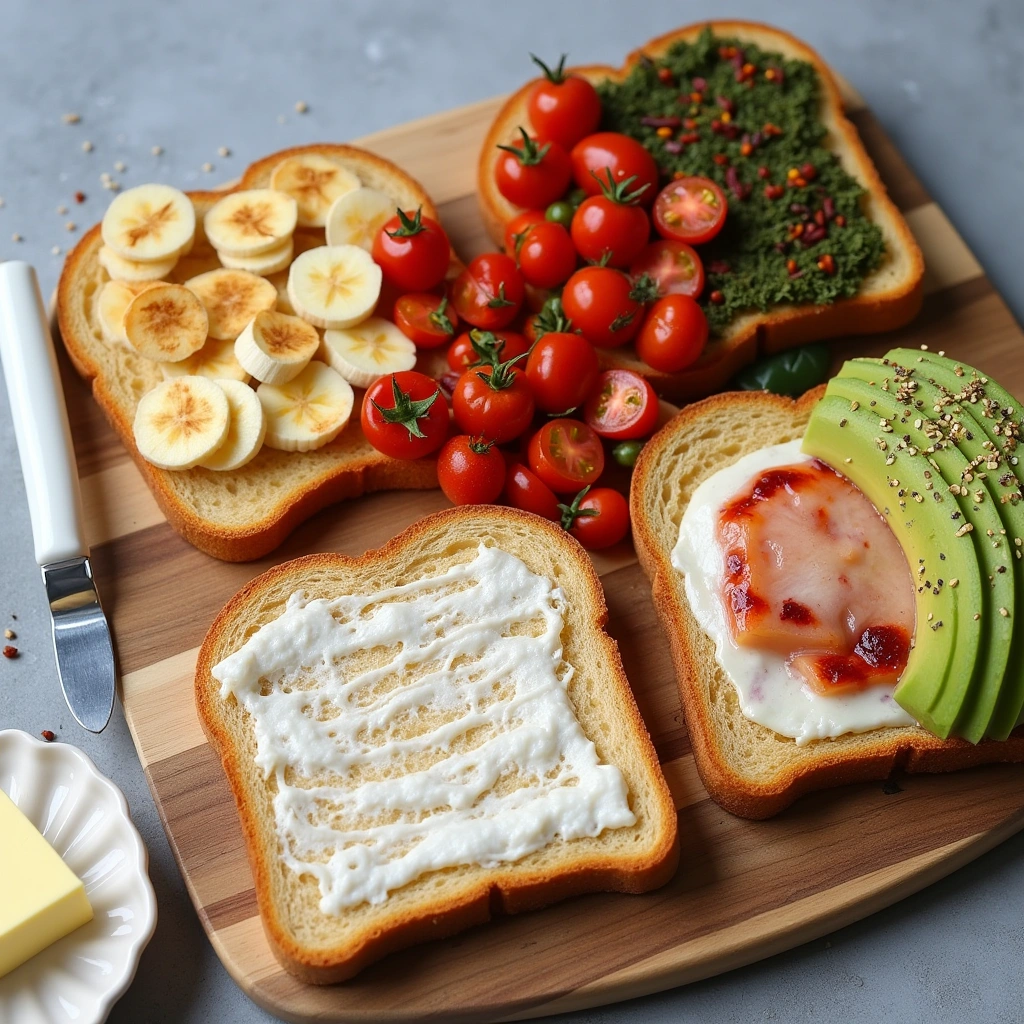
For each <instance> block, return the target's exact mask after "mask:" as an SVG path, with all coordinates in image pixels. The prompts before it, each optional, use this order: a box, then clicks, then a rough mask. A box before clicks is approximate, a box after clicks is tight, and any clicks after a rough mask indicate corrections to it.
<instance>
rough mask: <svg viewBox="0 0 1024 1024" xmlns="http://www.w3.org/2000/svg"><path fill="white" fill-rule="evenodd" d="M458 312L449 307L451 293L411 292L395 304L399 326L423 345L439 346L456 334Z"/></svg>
mask: <svg viewBox="0 0 1024 1024" xmlns="http://www.w3.org/2000/svg"><path fill="white" fill-rule="evenodd" d="M458 324H459V317H458V314H457V313H456V312H455V310H454V309H449V308H448V298H447V296H444V295H442V296H440V297H439V296H437V295H435V294H434V293H433V292H410V293H409V294H408V295H403V296H402V297H401V298H400V299H399V300H398V301H397V302H396V303H395V325H396V326H397V327H398V329H399V330H400V331H401V332H402V333H403V334H404V335H405V336H406V337H407V338H409V339H411V340H412V341H413V342H415V343H416V345H418V346H419V347H420V348H437V347H438V346H439V345H444V344H445V343H446V342H449V341H451V340H452V338H453V337H455V328H456V327H457V326H458Z"/></svg>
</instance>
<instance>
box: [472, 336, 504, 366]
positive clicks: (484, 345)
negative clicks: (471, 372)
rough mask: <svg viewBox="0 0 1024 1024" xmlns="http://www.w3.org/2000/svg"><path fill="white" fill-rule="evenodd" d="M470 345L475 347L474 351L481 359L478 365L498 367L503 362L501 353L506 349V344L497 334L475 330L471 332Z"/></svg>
mask: <svg viewBox="0 0 1024 1024" xmlns="http://www.w3.org/2000/svg"><path fill="white" fill-rule="evenodd" d="M469 343H470V344H471V345H472V346H473V351H474V352H475V353H476V354H477V355H478V356H479V357H480V358H479V360H478V361H477V363H478V365H479V364H480V363H484V364H485V365H487V366H497V365H498V363H500V362H501V353H502V351H503V350H504V348H505V342H504V341H503V340H502V339H501V338H499V337H498V336H497V335H496V334H492V333H491V332H490V331H481V330H477V329H476V328H474V329H473V330H472V331H470V332H469Z"/></svg>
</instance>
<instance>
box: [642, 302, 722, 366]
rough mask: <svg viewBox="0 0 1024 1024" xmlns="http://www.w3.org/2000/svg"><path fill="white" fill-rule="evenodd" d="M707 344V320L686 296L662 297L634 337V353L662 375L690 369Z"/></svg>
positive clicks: (694, 303)
mask: <svg viewBox="0 0 1024 1024" xmlns="http://www.w3.org/2000/svg"><path fill="white" fill-rule="evenodd" d="M707 343H708V321H707V317H706V316H705V315H704V310H702V309H701V308H700V306H699V305H697V300H696V299H693V298H691V297H690V296H689V295H666V296H665V297H664V298H663V299H658V301H657V302H655V303H654V305H653V306H651V309H650V312H649V313H648V314H647V318H646V319H645V320H644V323H643V326H642V327H641V328H640V333H639V334H638V335H637V338H636V354H637V355H638V356H639V357H640V358H641V359H642V360H643V361H644V362H645V363H646V364H647V365H648V366H650V367H652V368H653V369H655V370H661V371H662V372H663V373H678V372H679V371H680V370H685V369H686V368H687V367H688V366H692V365H693V364H694V363H695V362H696V361H697V360H698V359H699V358H700V354H701V352H703V351H704V346H705V345H706V344H707Z"/></svg>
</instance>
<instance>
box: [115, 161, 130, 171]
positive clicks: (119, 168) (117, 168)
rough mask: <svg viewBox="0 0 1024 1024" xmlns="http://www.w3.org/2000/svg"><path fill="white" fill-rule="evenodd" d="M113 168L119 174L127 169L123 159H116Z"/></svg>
mask: <svg viewBox="0 0 1024 1024" xmlns="http://www.w3.org/2000/svg"><path fill="white" fill-rule="evenodd" d="M114 170H115V171H117V172H118V174H121V173H123V172H124V171H127V170H128V168H127V167H126V166H125V162H124V161H123V160H118V161H117V163H116V164H114Z"/></svg>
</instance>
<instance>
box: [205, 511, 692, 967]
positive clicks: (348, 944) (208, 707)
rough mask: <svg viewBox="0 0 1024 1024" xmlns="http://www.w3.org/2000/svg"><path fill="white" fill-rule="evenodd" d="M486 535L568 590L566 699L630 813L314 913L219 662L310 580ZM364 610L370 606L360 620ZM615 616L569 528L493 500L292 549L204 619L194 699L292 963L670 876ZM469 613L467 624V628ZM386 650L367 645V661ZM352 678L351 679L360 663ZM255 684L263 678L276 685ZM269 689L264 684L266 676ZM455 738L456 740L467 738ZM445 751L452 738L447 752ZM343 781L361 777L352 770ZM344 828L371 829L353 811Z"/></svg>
mask: <svg viewBox="0 0 1024 1024" xmlns="http://www.w3.org/2000/svg"><path fill="white" fill-rule="evenodd" d="M481 544H483V545H485V546H486V547H487V548H498V549H500V550H501V551H503V552H505V553H507V554H509V555H513V556H515V557H516V558H518V559H520V560H521V561H522V562H523V563H525V566H526V568H527V569H528V570H529V571H530V572H532V573H535V574H537V575H538V576H541V577H544V578H545V579H546V580H548V581H550V582H551V583H552V584H554V585H557V587H558V588H560V589H561V592H562V595H563V598H564V602H563V604H564V610H563V618H562V627H561V632H560V634H559V637H560V641H561V657H562V659H563V661H564V662H565V663H567V664H568V665H570V666H572V669H573V672H572V675H571V676H570V678H569V681H568V689H567V693H568V698H569V701H570V704H571V708H572V711H573V713H574V714H575V718H576V720H577V721H578V723H579V725H580V727H582V730H583V732H584V734H585V736H586V738H588V739H589V740H591V741H592V742H593V743H594V745H595V747H596V751H597V756H598V757H599V759H600V761H601V762H602V763H604V764H610V765H614V766H615V767H616V768H618V769H619V771H620V772H621V773H622V777H623V779H624V781H625V786H626V790H627V792H628V798H627V799H628V805H629V809H630V810H631V811H632V812H633V814H634V815H635V817H636V821H635V824H632V825H626V826H623V827H617V828H610V829H605V830H604V831H603V832H601V833H600V834H598V835H596V836H593V837H589V836H583V837H577V838H573V839H569V840H565V839H561V838H555V839H554V840H553V841H552V842H549V843H548V844H547V845H545V846H542V847H541V848H540V849H537V850H535V851H534V852H530V853H528V854H527V855H526V856H524V857H521V858H520V859H513V860H512V861H511V862H504V863H498V864H496V866H491V867H482V866H480V865H474V864H471V863H470V864H462V865H459V866H455V865H452V866H447V867H445V868H443V869H442V870H432V871H429V872H427V873H426V874H422V875H420V876H419V877H417V878H415V879H413V880H412V881H410V882H408V883H406V884H403V885H401V886H400V887H398V888H395V889H393V890H392V891H390V893H389V894H388V895H387V897H386V898H385V899H384V900H383V902H378V903H369V902H363V903H360V904H358V905H352V906H349V907H347V908H345V909H343V910H342V911H341V912H340V913H338V914H329V913H325V912H323V911H322V910H321V909H320V904H319V900H320V896H321V890H320V889H319V888H318V883H317V881H316V880H315V879H314V878H313V877H312V876H311V875H310V874H308V873H299V872H297V871H296V870H293V869H292V868H290V867H287V866H285V864H284V862H283V859H282V854H281V850H282V849H283V847H281V846H280V844H279V839H278V831H277V827H276V825H275V811H274V806H273V799H274V794H275V792H276V790H277V784H276V781H275V779H274V776H271V778H270V781H268V780H267V779H265V778H264V775H263V772H262V771H261V770H259V769H258V768H257V766H256V764H255V762H254V757H255V755H256V752H257V747H256V738H255V737H256V732H255V729H256V721H255V719H254V716H253V714H251V713H250V711H249V710H247V707H246V706H245V701H242V702H240V701H239V700H238V699H237V697H236V695H235V693H231V694H229V695H228V696H227V697H226V698H224V697H222V695H221V689H220V685H219V683H218V682H217V680H216V679H215V678H214V676H213V674H212V672H211V670H213V669H214V667H215V666H217V665H218V663H219V662H221V661H222V660H223V659H224V658H226V657H227V656H229V655H231V654H232V653H233V652H235V651H238V650H239V648H241V647H242V646H243V644H244V643H245V642H246V641H247V640H248V639H249V638H250V637H251V636H252V635H253V634H254V633H255V632H256V631H257V630H258V629H259V628H260V627H261V626H263V625H264V624H266V623H268V622H270V621H271V620H273V619H276V618H277V617H278V616H279V615H281V613H282V612H283V611H284V609H285V603H286V601H287V600H288V598H289V597H290V595H292V594H293V593H294V592H296V591H299V590H301V591H304V592H305V595H306V597H307V598H308V599H310V600H312V599H316V598H338V597H339V596H341V595H353V594H355V595H360V594H362V595H371V594H373V595H376V594H379V593H380V591H381V590H382V589H383V588H392V587H398V586H402V585H404V584H409V583H411V582H412V581H416V580H424V579H427V580H433V579H435V578H436V577H439V576H441V575H442V574H444V573H445V572H447V571H448V570H450V569H451V568H452V567H453V566H456V565H458V564H460V563H467V562H470V561H471V560H472V559H473V558H474V557H476V556H477V555H478V549H479V546H480V545H481ZM374 607H375V608H379V607H380V605H374ZM510 607H511V604H510ZM366 614H369V613H366V612H363V613H360V616H359V618H362V617H363V615H366ZM606 619H607V609H606V606H605V600H604V593H603V591H602V589H601V584H600V582H599V580H598V577H597V574H596V573H595V571H594V568H593V565H592V563H591V562H590V559H589V558H588V557H587V555H586V554H585V552H584V551H583V549H582V548H581V547H580V546H579V544H578V543H577V542H576V541H575V540H574V539H572V538H571V537H569V535H568V534H566V533H565V532H564V531H563V530H561V529H559V528H558V527H557V526H554V525H552V524H550V523H548V522H547V521H546V520H543V519H540V518H538V517H536V516H532V515H529V514H527V513H524V512H519V511H517V510H514V509H497V508H492V507H485V506H462V507H460V508H454V509H449V510H446V511H443V512H438V513H435V514H433V515H431V516H428V517H427V518H425V519H423V520H421V521H420V522H418V523H416V524H414V525H413V526H411V527H410V528H409V529H407V530H406V531H405V532H404V533H402V534H401V535H399V536H398V537H396V538H394V539H393V540H392V541H390V542H389V543H388V544H386V545H385V546H384V547H383V548H381V549H380V550H378V551H370V552H368V553H367V554H365V555H363V556H362V557H360V558H349V557H346V556H343V555H338V554H322V555H308V556H306V557H303V558H299V559H296V560H295V561H292V562H288V563H286V564H284V565H280V566H277V567H276V568H274V569H271V570H270V571H269V572H266V573H264V574H263V575H262V576H259V577H257V578H256V579H255V580H253V581H252V582H251V583H250V584H249V585H248V586H246V587H245V588H243V589H242V590H241V591H240V592H239V593H238V594H237V595H236V596H235V597H234V598H232V599H231V601H230V602H229V603H228V604H227V606H226V607H225V608H224V610H223V611H222V612H221V613H220V615H219V616H218V617H217V619H216V621H215V622H214V623H213V625H212V626H211V627H210V631H209V633H208V634H207V636H206V639H205V641H204V642H203V646H202V649H201V650H200V653H199V659H198V664H197V667H196V682H195V694H196V705H197V708H198V711H199V718H200V721H201V722H202V723H203V728H204V729H205V731H206V734H207V736H208V737H209V740H210V742H211V743H212V745H213V746H214V748H215V749H216V750H217V751H218V753H219V754H220V757H221V760H222V762H223V765H224V770H225V772H226V774H227V777H228V780H229V782H230V784H231V788H232V791H233V793H234V796H235V801H236V803H237V806H238V811H239V815H240V817H241V822H242V829H243V832H244V834H245V840H246V846H247V849H248V854H249V861H250V864H251V866H252V871H253V876H254V880H255V887H256V892H257V896H258V901H259V907H260V913H261V916H262V919H263V923H264V927H265V930H266V933H267V937H268V939H269V941H270V944H271V946H272V947H273V950H274V952H275V954H276V955H277V957H278V959H279V960H280V961H281V963H282V964H283V965H284V967H285V968H287V969H288V970H289V971H291V972H292V973H294V974H296V975H298V976H299V977H301V978H303V979H304V980H306V981H309V982H313V983H318V984H319V983H331V982H335V981H341V980H343V979H345V978H348V977H350V976H352V975H353V974H355V973H356V972H357V971H359V970H360V969H361V968H362V967H364V966H365V965H366V964H368V963H370V962H371V961H373V960H376V959H378V958H379V957H381V956H383V955H385V954H386V953H388V952H391V951H393V950H397V949H401V948H404V947H406V946H409V945H411V944H413V943H416V942H420V941H424V940H426V939H430V938H438V937H441V936H445V935H450V934H452V933H454V932H456V931H459V930H461V929H463V928H466V927H469V926H470V925H473V924H477V923H480V922H483V921H486V920H488V919H489V918H490V917H491V916H492V915H493V914H495V913H498V912H503V913H516V912H518V911H521V910H528V909H531V908H535V907H539V906H542V905H544V904H547V903H551V902H553V901H555V900H559V899H562V898H563V897H566V896H570V895H573V894H576V893H582V892H589V891H596V890H614V891H621V892H643V891H646V890H648V889H652V888H654V887H656V886H659V885H661V884H663V883H664V882H666V881H667V880H668V879H669V878H670V877H671V876H672V874H673V872H674V870H675V865H676V861H677V856H678V853H677V844H676V812H675V807H674V804H673V802H672V798H671V796H670V794H669V790H668V787H667V785H666V783H665V780H664V777H663V776H662V774H661V770H660V767H659V764H658V760H657V756H656V755H655V752H654V747H653V745H652V744H651V741H650V738H649V736H648V734H647V730H646V728H645V726H644V723H643V721H642V719H641V717H640V714H639V711H638V710H637V707H636V703H635V702H634V699H633V695H632V692H631V691H630V688H629V683H628V681H627V679H626V676H625V674H624V672H623V668H622V662H621V660H620V658H619V653H618V649H617V647H616V644H615V642H614V641H613V640H612V639H611V638H610V637H609V636H608V635H607V634H606V633H605V632H604V630H603V628H602V627H603V625H604V623H605V621H606ZM346 621H350V620H348V619H346ZM431 621H433V620H431ZM463 624H464V623H463V622H462V620H460V622H459V625H463ZM508 629H509V630H511V632H508V631H506V632H503V633H502V634H501V635H502V636H511V635H521V633H520V626H519V625H518V624H517V625H513V626H510V627H508ZM407 631H408V630H407ZM364 635H365V634H364ZM529 635H531V636H534V635H536V634H535V633H533V632H530V633H529ZM406 643H410V644H411V643H412V640H411V639H410V638H409V637H408V636H406V634H405V633H403V641H402V643H401V647H402V648H404V647H405V645H406ZM417 649H418V648H417ZM377 650H380V648H379V647H374V648H373V649H372V650H370V651H369V652H361V653H366V654H367V656H368V657H369V656H372V655H373V653H374V651H377ZM442 657H443V656H442ZM346 664H348V663H346ZM371 664H372V665H374V666H376V665H377V664H378V663H377V662H371ZM354 671H358V668H357V669H356V670H354ZM219 674H220V673H219ZM342 675H343V677H344V679H346V680H350V679H351V678H352V674H351V672H345V671H343V672H342ZM388 678H391V677H390V676H389V677H388ZM260 682H261V685H264V684H265V683H266V682H267V680H263V679H261V681H260ZM409 683H410V675H409V673H405V674H404V675H402V676H401V679H400V682H399V683H398V684H397V685H398V686H401V687H407V686H408V685H409ZM281 685H285V684H283V683H282V684H281ZM288 685H301V684H299V683H291V682H289V683H288ZM259 692H260V694H261V695H265V694H266V693H267V692H268V691H267V690H266V688H265V685H264V688H263V689H261V690H260V691H259ZM285 692H289V691H288V690H286V691H285ZM406 692H407V691H406ZM517 693H518V691H517ZM360 706H362V705H360ZM443 706H444V707H448V706H449V705H443ZM435 707H436V706H435V705H430V706H429V707H426V708H425V707H422V706H421V708H420V710H419V711H418V712H417V713H416V715H415V716H414V720H415V721H416V722H421V721H422V720H423V716H427V717H430V715H431V714H432V713H433V710H434V709H435ZM448 713H450V712H446V714H448ZM460 713H461V712H460ZM444 722H447V718H445V719H444ZM403 729H404V726H403ZM394 735H399V736H400V738H405V737H406V733H405V732H404V731H402V732H401V733H400V734H394V733H388V738H389V740H390V738H391V737H392V736H394ZM465 735H466V737H468V736H470V735H471V734H470V733H466V734H465ZM486 738H487V737H486V735H483V736H481V737H480V738H479V739H474V740H472V744H476V743H481V744H482V743H484V742H485V740H486ZM451 742H452V743H453V744H455V745H456V747H457V746H458V743H459V740H458V739H456V740H452V741H451ZM432 749H435V750H438V751H440V749H441V748H438V747H435V748H432ZM449 749H450V748H448V747H445V748H444V750H445V753H446V755H447V752H448V751H449ZM473 749H474V750H478V749H480V748H479V747H476V746H474V747H473ZM503 763H504V762H503ZM405 767H406V768H408V767H409V766H408V765H406V766H405ZM513 767H514V766H513ZM419 770H420V766H413V767H412V769H411V771H412V774H411V775H410V774H406V775H404V776H403V779H404V780H405V781H408V780H409V779H410V778H414V777H415V776H416V775H417V774H418V773H419ZM445 771H449V769H445ZM363 777H364V776H363V775H359V776H358V778H359V779H362V778H363ZM335 784H336V785H339V786H342V785H345V784H353V785H358V782H355V783H352V782H351V777H346V778H342V779H341V780H340V781H337V782H336V783H335ZM498 785H499V783H496V784H495V787H497V786H498ZM476 806H478V805H474V807H476ZM346 825H347V827H350V828H356V827H362V826H355V825H352V824H351V822H348V821H347V822H346ZM442 827H444V826H442Z"/></svg>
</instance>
